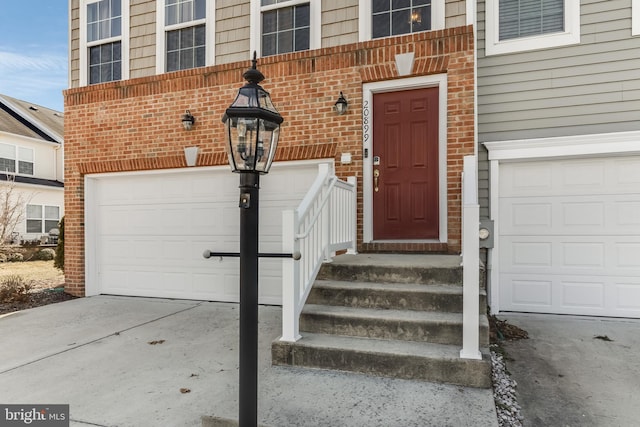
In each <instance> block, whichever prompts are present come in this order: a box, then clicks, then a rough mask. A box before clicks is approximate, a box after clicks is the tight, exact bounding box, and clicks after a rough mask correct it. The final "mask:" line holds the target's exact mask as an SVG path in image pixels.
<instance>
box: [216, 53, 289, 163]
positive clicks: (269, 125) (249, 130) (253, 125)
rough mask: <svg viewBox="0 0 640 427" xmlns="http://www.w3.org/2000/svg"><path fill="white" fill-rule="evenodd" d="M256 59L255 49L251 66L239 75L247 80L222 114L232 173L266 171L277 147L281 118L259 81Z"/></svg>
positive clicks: (262, 77) (259, 73)
mask: <svg viewBox="0 0 640 427" xmlns="http://www.w3.org/2000/svg"><path fill="white" fill-rule="evenodd" d="M257 62H258V61H257V59H256V54H255V52H254V54H253V60H252V67H251V68H249V69H248V70H247V71H246V72H245V73H244V74H243V75H242V77H244V79H245V80H246V81H247V83H246V84H245V85H244V86H243V87H241V88H240V90H239V91H238V95H237V96H236V99H235V100H234V101H233V103H232V104H231V105H230V106H229V108H227V110H226V111H225V113H224V115H223V117H222V122H223V123H224V124H225V131H226V132H225V133H226V138H227V154H228V156H229V165H230V166H231V170H232V171H233V172H255V173H259V174H266V173H268V172H269V168H270V167H271V163H272V162H273V159H274V157H275V154H276V148H277V146H278V138H279V135H280V124H281V123H282V122H283V118H282V116H281V115H280V113H278V110H276V107H275V106H274V105H273V103H272V102H271V97H270V96H269V93H268V92H267V91H266V90H264V89H263V88H262V86H260V85H259V84H258V83H260V82H261V81H262V80H264V75H262V73H261V72H260V71H258V69H257V68H256V64H257Z"/></svg>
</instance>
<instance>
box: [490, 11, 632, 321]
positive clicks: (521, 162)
mask: <svg viewBox="0 0 640 427" xmlns="http://www.w3.org/2000/svg"><path fill="white" fill-rule="evenodd" d="M520 3H523V2H519V1H516V0H500V1H498V0H484V1H479V2H478V116H479V118H478V138H479V145H480V148H479V151H480V156H481V159H482V160H481V162H480V166H481V170H483V172H482V173H481V178H482V179H481V181H480V187H481V189H483V190H484V191H485V193H484V195H485V196H486V197H485V198H484V200H483V203H482V206H483V210H482V214H483V215H484V216H490V217H491V218H492V219H493V220H494V221H495V236H494V237H495V247H494V248H493V249H492V250H491V254H490V260H489V268H490V270H491V273H490V293H491V296H490V304H491V308H492V311H493V312H498V311H527V312H541V313H560V314H578V315H595V316H615V317H636V318H638V317H640V121H639V120H638V117H639V114H640V73H638V69H639V65H640V63H639V59H638V52H640V1H637V0H607V1H596V0H593V1H581V2H580V1H564V0H546V1H544V2H529V3H530V4H532V3H542V4H543V7H541V6H540V4H538V7H536V8H529V9H527V8H524V7H520V8H519V4H520ZM485 148H486V150H485Z"/></svg>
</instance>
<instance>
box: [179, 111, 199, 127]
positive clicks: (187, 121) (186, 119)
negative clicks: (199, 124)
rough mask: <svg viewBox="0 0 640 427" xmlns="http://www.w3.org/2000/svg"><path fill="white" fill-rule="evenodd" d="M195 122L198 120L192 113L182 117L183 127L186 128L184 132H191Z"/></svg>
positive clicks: (185, 113) (188, 112)
mask: <svg viewBox="0 0 640 427" xmlns="http://www.w3.org/2000/svg"><path fill="white" fill-rule="evenodd" d="M195 122H196V118H195V117H193V116H192V115H191V111H189V110H187V111H185V112H184V114H183V115H182V126H183V127H184V130H191V128H192V127H193V124H194V123H195Z"/></svg>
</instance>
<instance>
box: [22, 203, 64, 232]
mask: <svg viewBox="0 0 640 427" xmlns="http://www.w3.org/2000/svg"><path fill="white" fill-rule="evenodd" d="M59 222H60V206H47V205H27V233H48V232H50V231H51V229H52V228H58V223H59Z"/></svg>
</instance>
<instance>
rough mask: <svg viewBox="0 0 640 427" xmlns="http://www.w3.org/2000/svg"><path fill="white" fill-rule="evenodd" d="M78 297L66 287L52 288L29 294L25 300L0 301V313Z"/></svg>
mask: <svg viewBox="0 0 640 427" xmlns="http://www.w3.org/2000/svg"><path fill="white" fill-rule="evenodd" d="M75 298H76V297H74V296H72V295H69V294H67V293H65V292H64V288H61V287H60V288H51V289H44V290H41V291H37V292H33V293H30V294H29V298H28V299H27V301H24V302H15V301H14V302H8V303H0V314H6V313H12V312H14V311H20V310H26V309H28V308H34V307H41V306H43V305H48V304H55V303H57V302H62V301H69V300H72V299H75Z"/></svg>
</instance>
